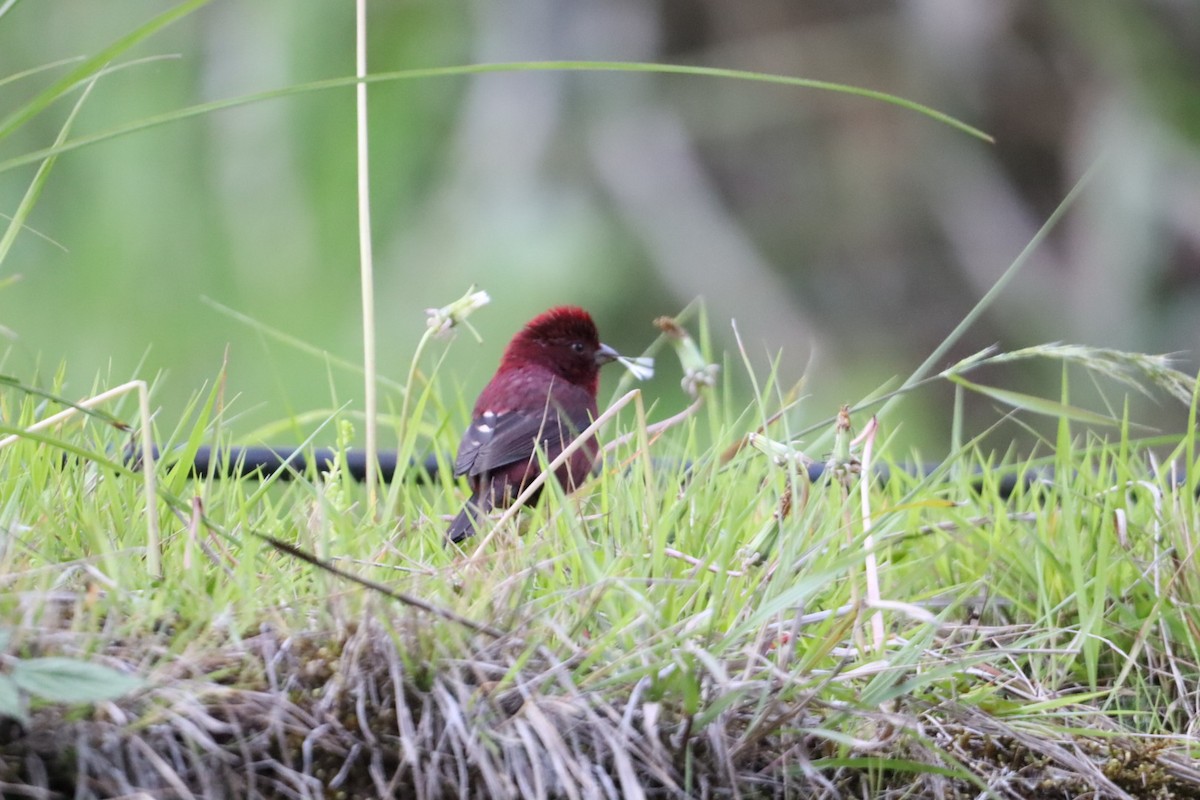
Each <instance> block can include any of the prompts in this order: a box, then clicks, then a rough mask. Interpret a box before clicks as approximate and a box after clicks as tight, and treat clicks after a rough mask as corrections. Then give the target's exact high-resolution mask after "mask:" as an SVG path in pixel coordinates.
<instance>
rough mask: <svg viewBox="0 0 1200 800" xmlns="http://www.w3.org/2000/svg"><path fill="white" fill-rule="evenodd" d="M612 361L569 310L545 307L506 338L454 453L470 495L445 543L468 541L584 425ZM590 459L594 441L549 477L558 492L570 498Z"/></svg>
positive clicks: (578, 311)
mask: <svg viewBox="0 0 1200 800" xmlns="http://www.w3.org/2000/svg"><path fill="white" fill-rule="evenodd" d="M620 357H621V356H620V354H619V353H617V351H616V350H614V349H613V348H611V347H609V346H608V345H606V344H602V343H601V342H600V335H599V333H598V332H597V331H596V324H595V323H594V322H593V321H592V317H591V315H590V314H588V312H586V311H584V310H583V309H582V308H578V307H576V306H558V307H555V308H551V309H550V310H548V311H546V312H544V313H542V314H540V315H538V316H537V317H535V318H534V319H533V320H531V321H530V322H529V323H528V324H527V325H525V327H524V328H522V329H521V330H520V331H518V332H517V334H516V335H515V336H513V338H512V340H511V341H510V342H509V343H508V346H507V347H506V348H505V349H504V355H503V356H502V357H501V359H500V367H499V368H498V369H497V370H496V374H495V375H494V376H493V377H492V379H491V381H489V382H488V384H487V386H485V387H484V389H483V391H482V392H481V393H480V394H479V399H478V400H476V401H475V408H474V411H473V412H472V415H471V425H470V427H468V428H467V431H466V433H465V434H464V435H463V438H462V442H461V443H460V444H459V446H458V456H457V458H456V459H455V461H454V475H455V476H456V477H462V476H466V479H467V484H468V485H469V487H470V490H471V496H470V498H469V499H468V500H467V502H466V504H465V505H464V506H463V509H462V511H460V512H459V513H458V516H456V517H455V518H454V521H453V522H451V523H450V527H449V529H448V530H447V532H446V536H447V538H448V539H449V540H450V541H451V542H454V543H458V542H461V541H462V540H464V539H466V538H468V537H470V536H472V535H473V534H474V533H475V530H476V525H477V523H478V521H479V519H480V517H482V516H484V515H486V514H487V513H488V512H489V511H491V510H492V509H493V508H497V507H503V506H507V505H510V504H511V503H512V501H513V499H514V498H515V497H516V496H517V495H519V494H520V493H521V492H522V491H523V490H524V489H525V487H526V486H527V485H528V483H529V482H530V481H532V480H533V479H534V478H536V477H537V476H538V474H539V473H540V472H541V466H540V464H539V462H538V455H537V454H538V452H539V451H540V452H541V453H542V454H543V456H544V458H545V459H546V461H547V462H549V461H553V460H554V459H555V458H557V457H558V456H559V455H560V454H561V453H562V451H563V449H564V448H565V447H566V446H567V445H569V444H570V443H571V441H572V440H573V439H574V438H575V437H576V436H577V435H578V434H579V432H580V431H582V430H583V429H584V428H586V427H587V426H588V425H590V424H591V423H592V420H594V419H595V418H596V393H597V391H598V390H599V386H600V367H602V366H603V365H604V364H607V363H608V362H610V361H616V360H617V359H619V358H620ZM597 452H598V448H597V445H596V442H595V440H594V439H593V440H591V441H589V442H587V443H585V444H584V445H583V446H582V447H581V448H580V449H579V450H577V451H576V452H575V453H574V455H572V456H571V457H570V458H569V459H567V461H566V462H565V463H564V464H563V465H562V466H561V467H559V468H558V469H557V470H556V471H555V473H554V476H555V478H557V479H558V482H559V485H561V486H562V487H563V489H565V490H566V491H568V492H570V491H573V490H574V489H575V487H576V486H578V485H579V484H580V483H581V482H582V481H583V480H584V479H585V478H586V477H587V475H588V474H589V473H590V472H591V468H592V464H593V463H594V462H595V460H596V455H597ZM540 494H541V491H540V490H539V491H538V492H537V493H536V494H535V495H533V496H532V497H531V498H530V500H529V502H531V503H533V502H536V501H537V499H538V495H540Z"/></svg>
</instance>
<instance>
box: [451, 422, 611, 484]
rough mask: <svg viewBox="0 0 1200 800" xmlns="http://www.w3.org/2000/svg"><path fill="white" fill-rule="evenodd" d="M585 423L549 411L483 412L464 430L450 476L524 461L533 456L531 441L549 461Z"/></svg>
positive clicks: (479, 472) (586, 423) (469, 473)
mask: <svg viewBox="0 0 1200 800" xmlns="http://www.w3.org/2000/svg"><path fill="white" fill-rule="evenodd" d="M588 424H589V420H588V419H586V418H585V419H583V420H564V419H563V417H562V416H560V415H559V414H556V413H555V412H554V410H553V409H545V410H542V409H539V410H538V411H537V412H536V413H529V412H527V411H502V412H500V413H498V414H497V413H493V412H485V413H483V414H482V415H480V417H479V419H477V420H476V421H475V422H473V423H472V424H471V427H469V428H467V432H466V434H465V435H464V436H463V439H462V444H460V445H459V447H458V458H457V459H456V460H455V462H454V474H455V475H469V476H471V477H475V476H477V475H482V474H483V473H485V472H494V471H495V470H497V469H499V468H500V467H504V466H507V465H509V464H514V463H517V462H520V461H528V460H530V458H532V456H533V451H534V443H535V442H536V443H537V445H538V446H540V447H541V448H542V451H543V452H545V453H547V454H548V455H549V456H550V457H551V458H553V457H554V456H555V455H556V454H557V453H558V452H559V451H561V450H562V448H563V446H564V444H565V443H566V442H569V441H570V440H571V439H572V438H574V437H575V436H576V435H577V434H578V433H579V431H581V430H583V429H584V428H586V427H587V426H588Z"/></svg>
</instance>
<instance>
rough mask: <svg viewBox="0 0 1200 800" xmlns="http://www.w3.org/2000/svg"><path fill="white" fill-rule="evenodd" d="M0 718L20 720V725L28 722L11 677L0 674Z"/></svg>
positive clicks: (23, 705)
mask: <svg viewBox="0 0 1200 800" xmlns="http://www.w3.org/2000/svg"><path fill="white" fill-rule="evenodd" d="M0 717H11V718H12V719H16V720H20V721H21V724H22V725H24V724H26V723H27V722H28V716H27V715H26V714H25V704H24V703H22V702H21V693H20V692H19V691H17V684H16V682H15V681H14V680H13V678H12V676H11V675H4V674H0Z"/></svg>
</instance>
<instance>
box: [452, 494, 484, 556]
mask: <svg viewBox="0 0 1200 800" xmlns="http://www.w3.org/2000/svg"><path fill="white" fill-rule="evenodd" d="M490 499H491V498H490V496H485V497H479V496H478V495H472V496H471V499H470V500H468V501H467V504H466V505H464V506H463V509H462V511H460V512H458V516H457V517H455V518H454V521H453V522H451V523H450V527H449V529H447V531H446V538H447V539H449V540H450V541H451V542H454V543H455V544H458V543H459V542H461V541H462V540H463V539H466V538H468V537H470V536H474V535H475V523H476V522H477V521H478V520H479V518H480V517H481V516H483V515H484V514H486V513H487V512H488V511H489V510H490V509H491V505H492V504H491V503H489V502H488V500H490Z"/></svg>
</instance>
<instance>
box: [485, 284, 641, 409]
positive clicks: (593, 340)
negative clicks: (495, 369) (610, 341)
mask: <svg viewBox="0 0 1200 800" xmlns="http://www.w3.org/2000/svg"><path fill="white" fill-rule="evenodd" d="M617 356H618V354H617V351H616V350H614V349H612V348H611V347H609V346H608V345H606V344H601V343H600V335H599V334H598V333H597V332H596V323H594V322H592V318H591V315H589V314H588V313H587V312H586V311H584V310H583V309H582V308H576V307H574V306H560V307H558V308H552V309H550V310H549V311H547V312H545V313H544V314H541V315H539V316H537V317H535V318H534V319H533V321H531V322H530V323H529V324H528V325H526V326H525V327H524V328H523V329H522V330H521V332H520V333H518V334H517V335H516V336H514V337H513V340H512V341H511V342H509V343H508V348H507V349H506V350H505V351H504V359H503V360H502V361H501V364H500V369H501V371H503V370H506V369H514V368H517V367H522V366H527V365H530V364H534V365H537V366H540V367H543V368H545V369H547V370H550V371H551V372H553V373H554V374H555V375H557V376H558V377H560V378H562V379H563V380H566V381H569V382H570V383H573V384H576V385H577V386H583V387H585V388H587V389H588V390H590V391H591V392H592V394H595V393H596V388H597V386H598V384H599V378H600V367H601V366H602V365H604V364H607V363H608V362H609V361H613V360H615V359H616V358H617Z"/></svg>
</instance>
